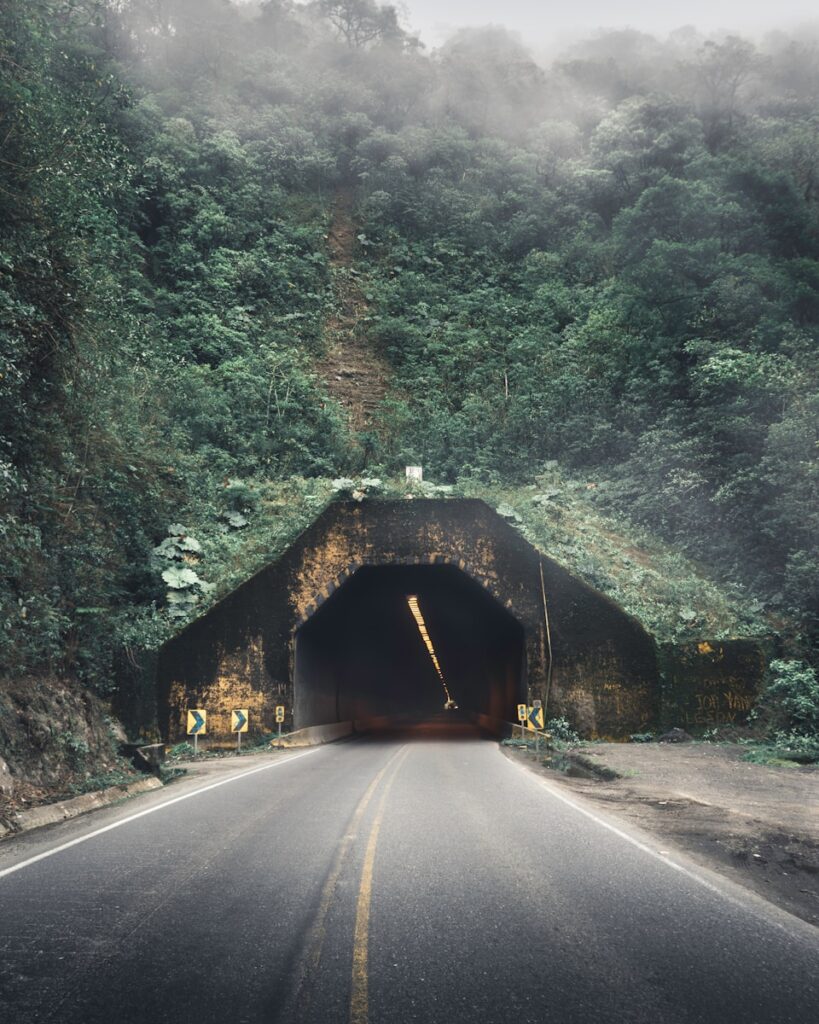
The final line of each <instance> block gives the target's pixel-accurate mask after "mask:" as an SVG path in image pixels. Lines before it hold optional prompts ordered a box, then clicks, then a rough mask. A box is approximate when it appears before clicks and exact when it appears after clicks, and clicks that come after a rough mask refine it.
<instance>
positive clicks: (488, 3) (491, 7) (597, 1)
mask: <svg viewBox="0 0 819 1024" xmlns="http://www.w3.org/2000/svg"><path fill="white" fill-rule="evenodd" d="M393 2H396V0H393ZM397 6H399V7H403V8H404V9H405V10H406V12H407V19H406V20H407V22H408V24H409V25H410V26H411V27H412V28H413V29H415V30H416V31H418V32H420V34H421V38H422V39H423V40H424V42H425V43H426V44H427V45H428V46H436V45H438V44H439V43H440V42H442V40H443V39H444V38H445V37H446V36H447V35H449V34H450V33H451V31H452V29H453V28H456V27H459V26H462V25H486V24H490V23H493V24H501V25H506V26H507V28H511V29H514V30H515V31H517V32H519V33H520V34H521V35H522V36H523V38H524V41H525V42H527V43H529V44H530V45H533V46H539V45H541V44H544V43H548V41H549V39H550V38H552V39H554V37H555V36H558V37H560V36H564V37H565V36H567V35H571V34H573V30H577V29H580V30H587V29H589V28H597V27H600V26H604V27H606V28H622V27H624V26H630V27H632V28H638V29H643V30H644V31H647V32H667V31H669V30H670V29H673V28H677V27H678V26H680V25H686V24H688V25H691V24H693V25H696V26H697V28H700V29H702V30H706V31H707V30H713V29H719V28H730V29H734V30H739V31H742V30H745V31H746V32H748V33H751V32H759V31H764V30H766V29H771V28H783V29H786V28H790V27H792V26H793V25H795V24H798V23H799V22H801V21H808V20H810V21H815V20H816V18H817V4H816V0H777V2H776V3H771V2H770V0H768V2H767V3H763V2H761V0H670V2H665V3H663V2H662V0H617V2H612V0H561V2H557V0H403V2H402V3H401V2H399V3H397Z"/></svg>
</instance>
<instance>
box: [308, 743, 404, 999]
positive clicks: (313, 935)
mask: <svg viewBox="0 0 819 1024" xmlns="http://www.w3.org/2000/svg"><path fill="white" fill-rule="evenodd" d="M406 750H407V748H405V747H402V748H401V749H400V750H397V751H396V752H395V753H394V754H393V755H392V757H391V758H390V759H389V761H387V763H386V764H385V765H384V767H383V768H382V769H381V771H379V772H378V774H377V775H376V776H375V778H374V779H373V780H372V782H371V783H370V785H369V786H368V787H367V790H366V792H365V793H364V796H362V798H361V800H360V801H359V803H358V806H357V807H356V809H355V812H354V813H353V816H352V818H351V819H350V824H349V826H348V828H347V832H346V833H345V835H344V838H343V839H342V840H341V842H340V843H339V845H338V848H337V850H336V855H335V858H334V860H333V864H332V867H331V869H330V874H329V875H328V876H327V880H326V881H325V883H324V886H323V887H322V890H321V898H320V899H319V905H318V909H317V911H316V916H315V918H314V919H313V924H312V926H311V928H310V931H309V933H308V935H307V940H306V942H305V944H304V954H303V956H302V959H301V965H300V968H299V970H298V975H297V979H296V984H295V990H294V994H293V997H292V1003H291V1006H292V1004H293V1003H294V1004H295V1005H296V1006H297V1007H299V1008H300V1009H302V1010H303V1009H304V1008H305V1004H306V1003H308V1002H309V1000H310V986H309V985H308V984H306V983H307V981H308V979H309V978H310V976H311V974H312V973H313V972H314V971H315V970H316V969H317V968H318V965H319V961H320V960H321V950H322V947H323V945H324V939H325V936H326V931H327V916H328V914H329V913H330V907H331V906H332V903H333V898H334V896H335V890H336V886H337V885H338V880H339V878H340V877H341V872H342V870H343V868H344V862H345V859H346V857H347V854H348V853H349V850H350V847H351V846H352V844H353V842H354V841H355V838H356V835H357V833H358V828H359V826H360V824H361V819H362V818H363V817H364V812H365V811H366V810H367V807H368V806H369V804H370V801H371V800H372V798H373V796H374V794H375V791H376V789H377V788H378V785H379V783H380V782H381V780H382V779H383V778H384V776H385V775H386V774H387V771H388V770H389V768H390V767H391V766H392V765H393V764H394V763H395V762H396V760H397V759H398V758H399V757H400V756H401V754H402V753H405V752H406Z"/></svg>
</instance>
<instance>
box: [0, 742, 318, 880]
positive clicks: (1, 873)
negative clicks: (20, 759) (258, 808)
mask: <svg viewBox="0 0 819 1024" xmlns="http://www.w3.org/2000/svg"><path fill="white" fill-rule="evenodd" d="M320 749H321V747H313V748H312V750H305V751H304V753H302V754H294V755H293V756H292V757H287V758H285V759H284V760H282V761H273V762H272V763H271V764H263V765H260V766H259V767H258V768H251V769H250V771H246V772H240V773H239V774H238V775H231V776H230V778H228V779H221V780H220V781H219V782H211V783H210V785H208V786H202V788H201V789H194V790H193V791H192V792H190V793H183V794H182V795H181V796H175V797H174V798H173V799H172V800H166V801H165V802H164V803H161V804H157V805H156V806H155V807H147V808H146V809H145V810H144V811H138V812H137V813H136V814H131V815H129V816H128V817H127V818H122V819H121V820H120V821H114V822H112V823H111V824H110V825H105V826H103V828H98V829H95V830H94V831H93V832H88V833H87V834H86V835H84V836H77V838H76V839H72V840H70V841H69V842H67V843H62V844H61V845H60V846H55V847H54V848H53V849H51V850H45V851H44V852H43V853H38V854H37V855H36V856H35V857H29V858H28V860H22V861H20V863H19V864H13V865H12V866H11V867H10V868H3V869H2V870H0V878H5V877H6V875H13V874H14V872H15V871H22V870H23V868H27V867H29V866H30V865H32V864H36V863H37V861H40V860H45V859H46V858H47V857H53V856H54V855H55V854H57V853H62V852H63V850H69V849H71V847H72V846H79V844H80V843H86V842H88V840H89V839H94V838H96V837H97V836H101V835H102V834H103V833H104V832H111V831H112V830H113V829H115V828H121V827H122V826H123V825H128V824H129V823H130V822H132V821H136V820H137V818H144V817H145V816H146V815H148V814H154V813H155V812H156V811H162V810H164V809H165V808H166V807H171V806H172V805H173V804H178V803H181V802H182V801H183V800H190V799H191V797H194V796H201V794H202V793H207V792H208V791H209V790H211V789H218V788H219V786H227V784H228V783H230V782H238V781H239V779H246V778H247V777H248V775H255V774H256V773H257V772H265V771H267V770H268V769H270V768H281V767H282V765H285V764H290V762H291V761H298V759H299V758H300V757H307V755H308V754H315V752H316V751H317V750H320Z"/></svg>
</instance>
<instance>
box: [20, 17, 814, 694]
mask: <svg viewBox="0 0 819 1024" xmlns="http://www.w3.org/2000/svg"><path fill="white" fill-rule="evenodd" d="M816 45H817V44H816V42H815V41H812V40H805V39H801V40H795V39H790V38H785V37H779V36H777V37H772V38H770V39H769V40H767V42H766V44H765V46H764V47H762V48H759V47H756V46H754V45H753V44H752V43H750V42H748V41H746V40H743V39H740V38H737V37H732V36H727V37H720V38H716V39H703V38H701V37H699V36H698V35H697V34H696V33H695V32H693V31H692V30H681V31H680V32H677V33H673V34H672V35H671V36H670V37H669V38H668V39H667V40H664V41H660V40H657V39H654V38H651V37H649V36H645V35H642V34H640V33H637V32H617V33H610V34H608V35H605V34H603V35H598V36H596V37H594V38H593V39H590V40H588V41H587V42H584V43H581V44H577V45H576V46H574V47H573V48H572V49H571V51H569V52H567V53H566V54H564V55H563V56H562V57H561V58H560V59H559V60H558V61H556V62H555V63H554V65H553V66H551V67H550V68H542V67H540V66H538V64H537V63H536V62H535V61H534V60H533V58H532V57H531V55H530V54H529V53H528V52H527V51H526V50H525V48H524V47H523V46H522V45H521V44H520V43H519V42H518V41H517V40H516V39H514V38H512V37H511V36H509V35H507V34H506V33H505V32H503V30H501V29H497V28H492V29H485V30H470V31H462V32H460V33H458V34H456V35H455V36H454V37H453V38H452V39H451V40H450V41H449V42H448V43H447V44H446V45H445V46H444V47H442V48H441V50H440V51H437V52H435V53H432V54H427V53H425V52H424V51H423V49H422V48H421V47H420V46H419V45H418V43H417V41H416V40H414V39H413V38H412V37H411V36H410V35H408V34H407V33H406V32H405V31H404V30H402V28H401V25H400V22H399V19H398V17H397V15H396V13H395V10H394V9H393V8H392V7H388V6H380V5H378V4H377V3H375V2H373V0H339V2H335V0H333V2H325V0H316V2H314V3H309V4H301V3H295V2H290V0H262V2H253V3H245V4H234V3H231V2H229V0H8V2H7V3H5V4H3V6H2V9H0V132H2V139H3V147H2V153H1V154H0V159H1V160H2V162H1V163H0V222H2V224H3V235H2V243H1V245H0V352H1V354H2V362H3V367H2V371H1V372H2V376H1V377H0V388H2V405H0V436H1V437H2V440H1V441H0V444H2V448H0V488H1V489H2V490H0V515H2V519H0V530H1V531H2V533H1V534H0V537H2V545H3V558H2V560H3V567H4V571H3V580H2V585H1V586H2V591H1V592H0V601H1V602H2V626H3V633H2V639H0V645H2V648H1V649H2V655H3V657H4V660H5V661H6V663H7V665H8V666H9V667H10V668H12V669H14V670H16V671H32V670H38V669H40V668H42V667H44V666H46V667H50V668H52V669H61V670H71V671H77V672H80V673H84V674H85V675H86V676H87V677H88V678H89V679H92V680H94V681H95V682H96V683H97V684H98V685H101V686H104V685H105V683H106V682H107V680H108V679H109V678H110V663H111V657H112V653H113V650H114V648H115V647H116V646H117V645H121V644H122V643H123V642H124V641H125V640H126V639H127V638H128V637H132V636H133V635H134V630H135V629H137V627H136V626H135V625H134V624H135V623H139V622H142V623H143V626H144V622H145V616H146V614H148V616H149V617H150V613H146V612H145V609H150V607H151V606H152V604H153V603H154V602H160V603H161V602H162V600H163V594H164V589H165V588H164V587H163V586H162V584H161V580H160V578H159V576H158V574H157V572H156V571H155V566H154V567H152V562H151V551H152V549H153V548H154V547H155V546H156V545H158V544H160V542H161V541H162V539H163V537H165V536H166V534H167V528H168V526H169V524H171V523H173V522H174V521H178V520H179V519H180V518H181V519H183V520H188V521H189V522H190V523H191V524H194V525H196V524H199V525H198V526H197V529H200V530H204V531H205V532H207V530H208V529H209V527H208V525H207V524H208V523H214V524H216V523H218V524H219V528H220V529H225V528H226V526H225V519H224V516H225V514H227V513H230V512H231V510H233V513H235V511H236V509H235V501H234V500H233V498H232V497H231V495H233V496H234V497H235V493H236V484H235V481H236V480H237V479H240V480H244V481H251V482H253V481H256V482H257V483H258V482H260V481H264V480H271V479H283V478H286V477H289V476H294V475H301V476H307V477H310V476H314V477H315V476H331V475H337V474H340V473H345V472H350V471H354V470H356V469H357V468H360V467H359V466H358V464H357V462H356V460H358V459H360V451H361V446H360V445H359V444H357V441H356V438H355V437H353V436H351V433H350V429H349V427H348V425H347V424H346V422H345V418H344V416H343V415H342V412H341V410H340V409H339V408H338V407H337V406H336V405H335V404H334V403H333V402H332V401H331V400H330V399H329V397H328V394H327V390H326V387H325V384H324V382H323V381H322V379H321V376H320V374H319V373H318V372H317V365H318V363H319V361H320V359H321V356H322V353H323V346H324V324H325V323H326V321H327V320H328V318H329V317H330V316H331V315H332V312H333V304H334V302H335V301H336V293H335V291H334V289H333V286H332V269H331V267H330V266H329V264H328V254H327V244H326V239H325V236H326V234H327V229H328V223H329V219H330V216H331V212H332V207H333V201H334V195H335V194H336V193H337V192H338V191H339V190H343V191H346V192H348V193H349V192H350V191H352V192H353V193H354V195H355V198H356V206H357V218H358V223H359V230H360V234H359V236H358V251H357V253H356V272H357V274H358V275H359V276H360V278H361V280H363V281H365V282H366V284H365V287H366V293H367V301H368V303H369V306H368V317H367V320H366V323H365V325H364V329H365V330H366V332H367V337H368V338H369V340H370V342H371V344H372V345H374V346H377V347H378V349H379V350H380V351H381V352H382V353H383V355H384V357H385V358H386V359H387V360H388V361H389V364H390V366H391V368H392V374H393V376H392V381H391V391H390V394H389V396H388V398H387V400H386V401H385V402H384V404H383V408H382V410H381V413H380V415H379V417H378V420H377V422H376V423H375V424H374V425H373V431H372V437H371V438H370V439H369V440H368V449H367V450H368V452H370V456H369V457H370V460H371V464H370V467H369V468H370V469H371V470H372V471H382V472H385V473H391V472H394V471H395V470H397V469H400V468H401V467H402V466H403V465H404V464H405V463H406V462H416V461H418V462H422V463H423V464H424V465H425V467H427V471H428V472H429V473H430V474H431V475H432V476H434V477H437V478H439V479H441V480H447V481H452V480H455V479H457V478H458V477H464V476H473V477H474V476H477V477H484V478H486V479H487V480H489V481H491V482H494V483H497V482H502V481H515V480H525V479H527V477H531V475H532V474H534V473H535V472H536V471H537V469H538V467H539V466H541V465H542V464H543V463H544V462H546V461H548V460H557V461H558V462H560V463H561V464H562V465H564V466H566V467H567V469H569V470H570V471H574V472H578V473H585V474H589V475H590V476H593V477H594V479H595V480H597V481H598V487H597V489H596V492H595V493H596V494H597V500H599V501H600V502H601V504H602V505H603V506H604V507H606V508H608V509H612V510H617V511H618V512H619V513H620V514H624V515H628V516H631V517H632V518H633V519H636V520H638V521H640V522H641V523H644V524H647V525H649V526H650V527H652V528H653V529H654V530H656V531H658V532H660V533H662V534H664V535H665V536H666V537H667V538H669V539H671V540H673V541H674V542H675V543H677V544H679V545H680V547H681V548H682V549H684V550H687V551H688V552H689V553H693V554H694V555H696V556H697V557H699V558H701V559H702V560H703V561H706V562H708V563H709V565H710V567H711V569H712V571H714V572H717V573H719V574H721V575H722V576H723V577H724V578H726V579H728V580H734V581H741V582H743V583H744V584H745V585H746V586H748V587H749V588H750V589H751V590H752V591H753V592H754V594H755V595H756V599H757V600H759V601H760V602H761V603H763V604H764V605H765V606H766V607H767V608H768V609H769V610H770V612H771V614H772V616H774V617H778V618H779V620H781V621H785V620H790V621H792V622H797V623H800V624H801V625H800V626H799V628H801V629H802V631H803V635H804V636H805V637H810V636H811V635H812V634H813V633H814V631H815V628H816V616H817V608H818V607H819V594H817V583H816V580H817V579H818V578H819V555H817V544H816V541H817V537H818V536H819V501H817V460H816V456H817V422H818V421H819V388H818V387H817V359H816V352H817V338H816V332H817V322H818V321H819V269H818V265H817V255H819V234H817V228H819V221H818V220H817V209H818V207H817V202H818V201H819V133H818V132H817V125H818V124H819V106H818V105H817V99H819V71H817V67H819V62H817V60H816V56H817V54H816ZM231 481H233V482H231ZM213 529H214V530H215V529H216V526H214V527H213ZM774 621H776V618H775V620H774ZM112 623H113V626H112ZM139 628H142V627H139Z"/></svg>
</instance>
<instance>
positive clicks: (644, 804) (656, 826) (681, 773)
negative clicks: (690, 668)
mask: <svg viewBox="0 0 819 1024" xmlns="http://www.w3.org/2000/svg"><path fill="white" fill-rule="evenodd" d="M744 753H745V748H743V747H741V746H737V745H735V744H708V743H685V744H661V743H644V744H642V743H641V744H634V743H628V744H620V743H595V744H587V745H584V746H582V747H578V748H574V749H571V750H569V751H567V752H566V755H567V761H568V767H569V770H570V774H568V773H566V772H565V771H555V770H554V769H551V768H549V767H546V766H544V765H542V764H537V765H534V764H533V765H532V767H534V768H535V770H537V771H542V772H544V773H547V774H548V775H549V777H550V778H552V779H556V780H559V781H560V782H562V784H563V785H564V786H565V787H566V788H568V789H572V790H574V791H576V792H578V793H582V795H583V796H585V797H587V798H588V799H591V800H593V801H596V802H597V803H599V804H601V805H605V807H606V808H608V809H609V810H610V811H612V812H614V813H615V814H617V815H621V816H622V817H624V818H626V819H627V820H629V821H631V822H633V823H634V824H636V825H638V826H639V827H640V828H642V829H644V830H645V831H647V832H650V833H652V834H654V835H656V836H657V837H659V838H661V839H662V840H663V841H664V842H667V843H668V844H670V845H672V846H673V845H676V846H677V847H678V848H680V849H682V850H684V851H685V852H686V853H687V854H688V855H689V856H691V857H693V858H694V859H695V860H696V861H698V862H699V863H701V864H702V865H704V866H705V867H709V868H711V869H712V870H716V871H720V872H722V873H723V874H725V875H726V876H728V877H730V878H731V879H732V880H733V881H735V882H738V883H739V884H741V885H744V886H747V887H748V888H749V889H752V890H753V891H754V892H756V893H757V894H759V895H761V896H763V897H764V898H766V899H768V900H770V901H771V902H773V903H775V904H777V905H778V906H780V907H782V908H783V909H784V910H787V911H789V912H790V913H792V914H795V915H796V916H798V917H800V918H802V919H803V920H805V921H808V922H810V923H811V924H814V925H817V926H819V766H815V765H811V766H806V767H795V768H790V767H778V766H777V767H774V766H763V765H755V764H749V763H747V762H745V761H743V760H742V756H743V754H744ZM513 756H516V757H524V758H527V759H531V755H526V754H524V753H522V752H520V751H517V752H514V754H513ZM531 760H533V759H531ZM583 766H586V768H592V769H593V770H594V771H595V772H596V773H598V774H594V775H592V773H591V772H589V771H585V772H584V770H583ZM564 767H566V766H565V765H564ZM606 769H608V770H609V771H608V772H607V771H606ZM575 772H578V774H579V773H583V774H585V775H586V776H587V777H576V776H575ZM599 773H602V774H604V775H607V774H613V773H616V776H617V777H614V778H602V777H601V775H600V774H599ZM589 775H591V776H592V777H588V776H589Z"/></svg>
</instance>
